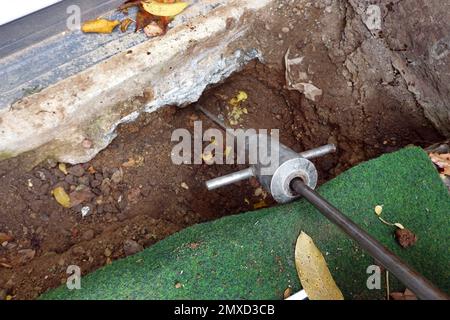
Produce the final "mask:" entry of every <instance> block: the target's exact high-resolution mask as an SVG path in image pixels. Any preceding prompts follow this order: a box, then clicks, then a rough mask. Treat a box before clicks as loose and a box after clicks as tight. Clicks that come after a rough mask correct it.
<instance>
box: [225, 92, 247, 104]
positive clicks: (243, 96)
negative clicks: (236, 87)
mask: <svg viewBox="0 0 450 320" xmlns="http://www.w3.org/2000/svg"><path fill="white" fill-rule="evenodd" d="M247 99H248V94H247V92H245V91H239V92H238V94H237V95H236V97H234V98H233V99H231V100H230V102H229V104H230V105H231V106H237V105H238V104H239V103H241V102H242V101H246V100H247Z"/></svg>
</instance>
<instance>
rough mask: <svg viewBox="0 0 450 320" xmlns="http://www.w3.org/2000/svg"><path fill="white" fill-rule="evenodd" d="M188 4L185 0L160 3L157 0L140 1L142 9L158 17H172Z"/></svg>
mask: <svg viewBox="0 0 450 320" xmlns="http://www.w3.org/2000/svg"><path fill="white" fill-rule="evenodd" d="M188 5H189V4H188V3H186V2H175V3H161V2H157V1H151V0H150V1H146V2H142V6H143V7H144V10H145V11H147V12H148V13H151V14H152V15H154V16H158V17H173V16H176V15H177V14H180V13H181V12H183V10H184V9H186V7H187V6H188Z"/></svg>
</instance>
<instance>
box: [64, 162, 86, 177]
mask: <svg viewBox="0 0 450 320" xmlns="http://www.w3.org/2000/svg"><path fill="white" fill-rule="evenodd" d="M67 171H68V172H69V174H72V175H74V176H76V177H81V176H82V175H83V174H84V172H85V171H84V168H83V166H82V165H80V164H78V165H76V166H72V167H70V168H69V169H68V170H67Z"/></svg>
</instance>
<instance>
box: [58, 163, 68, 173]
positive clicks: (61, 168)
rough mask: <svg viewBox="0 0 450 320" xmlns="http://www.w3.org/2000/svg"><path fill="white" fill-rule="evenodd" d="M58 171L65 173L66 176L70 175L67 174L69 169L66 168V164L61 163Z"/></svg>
mask: <svg viewBox="0 0 450 320" xmlns="http://www.w3.org/2000/svg"><path fill="white" fill-rule="evenodd" d="M58 169H59V171H61V172H62V173H64V174H65V175H67V174H68V172H67V167H66V164H65V163H60V164H58Z"/></svg>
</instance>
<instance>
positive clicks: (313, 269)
mask: <svg viewBox="0 0 450 320" xmlns="http://www.w3.org/2000/svg"><path fill="white" fill-rule="evenodd" d="M295 266H296V268H297V272H298V276H299V278H300V282H301V284H302V287H303V289H304V290H305V291H306V293H307V294H308V297H309V299H310V300H344V297H343V295H342V292H341V290H339V288H338V287H337V285H336V283H335V282H334V280H333V277H332V275H331V273H330V270H329V269H328V267H327V263H326V261H325V258H324V257H323V255H322V253H321V252H320V251H319V249H318V248H317V247H316V246H315V245H314V242H313V240H312V239H311V238H310V237H309V236H308V235H307V234H306V233H304V232H303V231H302V232H301V234H300V236H299V237H298V239H297V244H296V246H295Z"/></svg>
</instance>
